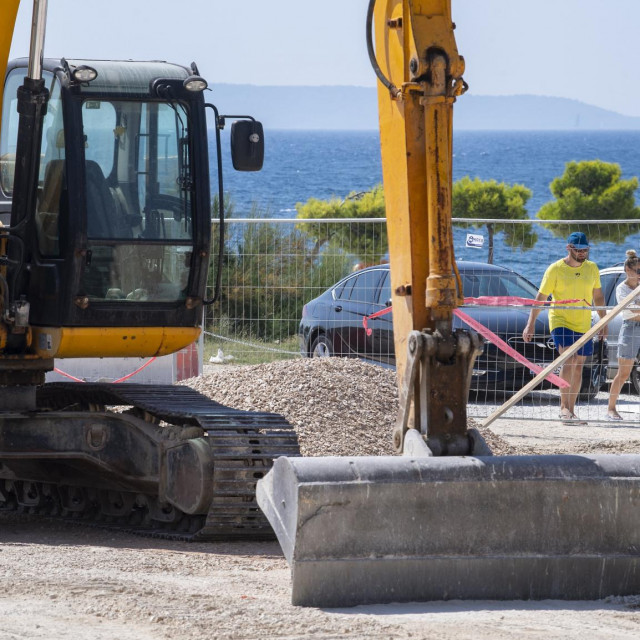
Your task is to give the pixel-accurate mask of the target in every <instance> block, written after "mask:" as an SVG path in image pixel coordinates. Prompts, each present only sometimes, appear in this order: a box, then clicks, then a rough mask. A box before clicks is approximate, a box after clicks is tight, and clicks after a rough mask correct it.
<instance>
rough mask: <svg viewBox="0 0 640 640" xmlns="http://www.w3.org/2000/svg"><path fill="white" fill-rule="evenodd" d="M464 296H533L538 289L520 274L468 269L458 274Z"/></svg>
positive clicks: (536, 293)
mask: <svg viewBox="0 0 640 640" xmlns="http://www.w3.org/2000/svg"><path fill="white" fill-rule="evenodd" d="M460 275H461V276H462V288H463V291H464V296H465V297H466V298H478V297H480V296H517V297H520V298H535V297H536V296H537V295H538V290H537V289H536V287H535V286H534V285H532V284H531V283H530V282H528V281H527V280H525V279H524V278H523V277H522V276H519V275H518V274H516V273H511V272H509V271H505V272H500V271H476V272H474V271H469V272H463V273H461V274H460Z"/></svg>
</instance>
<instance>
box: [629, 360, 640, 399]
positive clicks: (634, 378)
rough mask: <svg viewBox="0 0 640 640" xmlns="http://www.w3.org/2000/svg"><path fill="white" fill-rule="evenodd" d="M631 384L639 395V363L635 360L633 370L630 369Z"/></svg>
mask: <svg viewBox="0 0 640 640" xmlns="http://www.w3.org/2000/svg"><path fill="white" fill-rule="evenodd" d="M630 377H631V384H632V385H633V390H634V391H635V392H636V393H638V394H640V363H638V361H637V360H636V362H635V364H634V365H633V369H631V376H630Z"/></svg>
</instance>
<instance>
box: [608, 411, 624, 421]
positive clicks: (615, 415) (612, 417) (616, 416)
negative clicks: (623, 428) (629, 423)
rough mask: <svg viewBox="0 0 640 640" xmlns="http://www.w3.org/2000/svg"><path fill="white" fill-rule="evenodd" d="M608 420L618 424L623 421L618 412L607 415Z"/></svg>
mask: <svg viewBox="0 0 640 640" xmlns="http://www.w3.org/2000/svg"><path fill="white" fill-rule="evenodd" d="M607 420H611V421H614V422H617V421H619V420H622V416H621V415H620V414H619V413H618V412H617V411H613V412H611V413H607Z"/></svg>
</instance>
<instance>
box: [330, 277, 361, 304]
mask: <svg viewBox="0 0 640 640" xmlns="http://www.w3.org/2000/svg"><path fill="white" fill-rule="evenodd" d="M355 281H356V279H355V277H351V278H347V279H346V280H345V281H344V282H341V283H340V284H339V285H338V286H337V287H336V288H335V289H334V290H333V297H334V298H335V299H336V300H348V299H349V296H350V295H351V289H353V283H354V282H355Z"/></svg>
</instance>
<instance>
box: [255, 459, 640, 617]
mask: <svg viewBox="0 0 640 640" xmlns="http://www.w3.org/2000/svg"><path fill="white" fill-rule="evenodd" d="M258 504H259V505H260V507H261V508H262V510H263V511H264V512H265V513H266V515H267V518H268V519H269V521H270V523H271V525H272V526H273V528H274V529H275V532H276V534H277V536H278V540H279V541H280V544H281V546H282V549H283V551H284V554H285V557H286V559H287V561H288V562H289V565H290V567H291V574H292V582H293V591H292V602H293V604H296V605H303V606H316V607H342V606H353V605H359V604H369V603H383V602H403V601H405V602H406V601H425V600H446V599H457V598H463V599H518V600H519V599H536V600H537V599H546V598H560V599H598V598H603V597H605V596H608V595H625V594H626V595H628V594H634V593H638V592H640V456H639V455H601V456H587V455H556V456H505V457H497V456H495V457H494V456H487V457H415V458H411V457H409V456H401V457H362V458H358V457H354V458H280V459H278V460H277V461H276V463H275V465H274V467H273V469H272V470H271V471H270V472H269V474H267V476H266V477H265V478H264V479H263V480H261V481H259V483H258Z"/></svg>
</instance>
